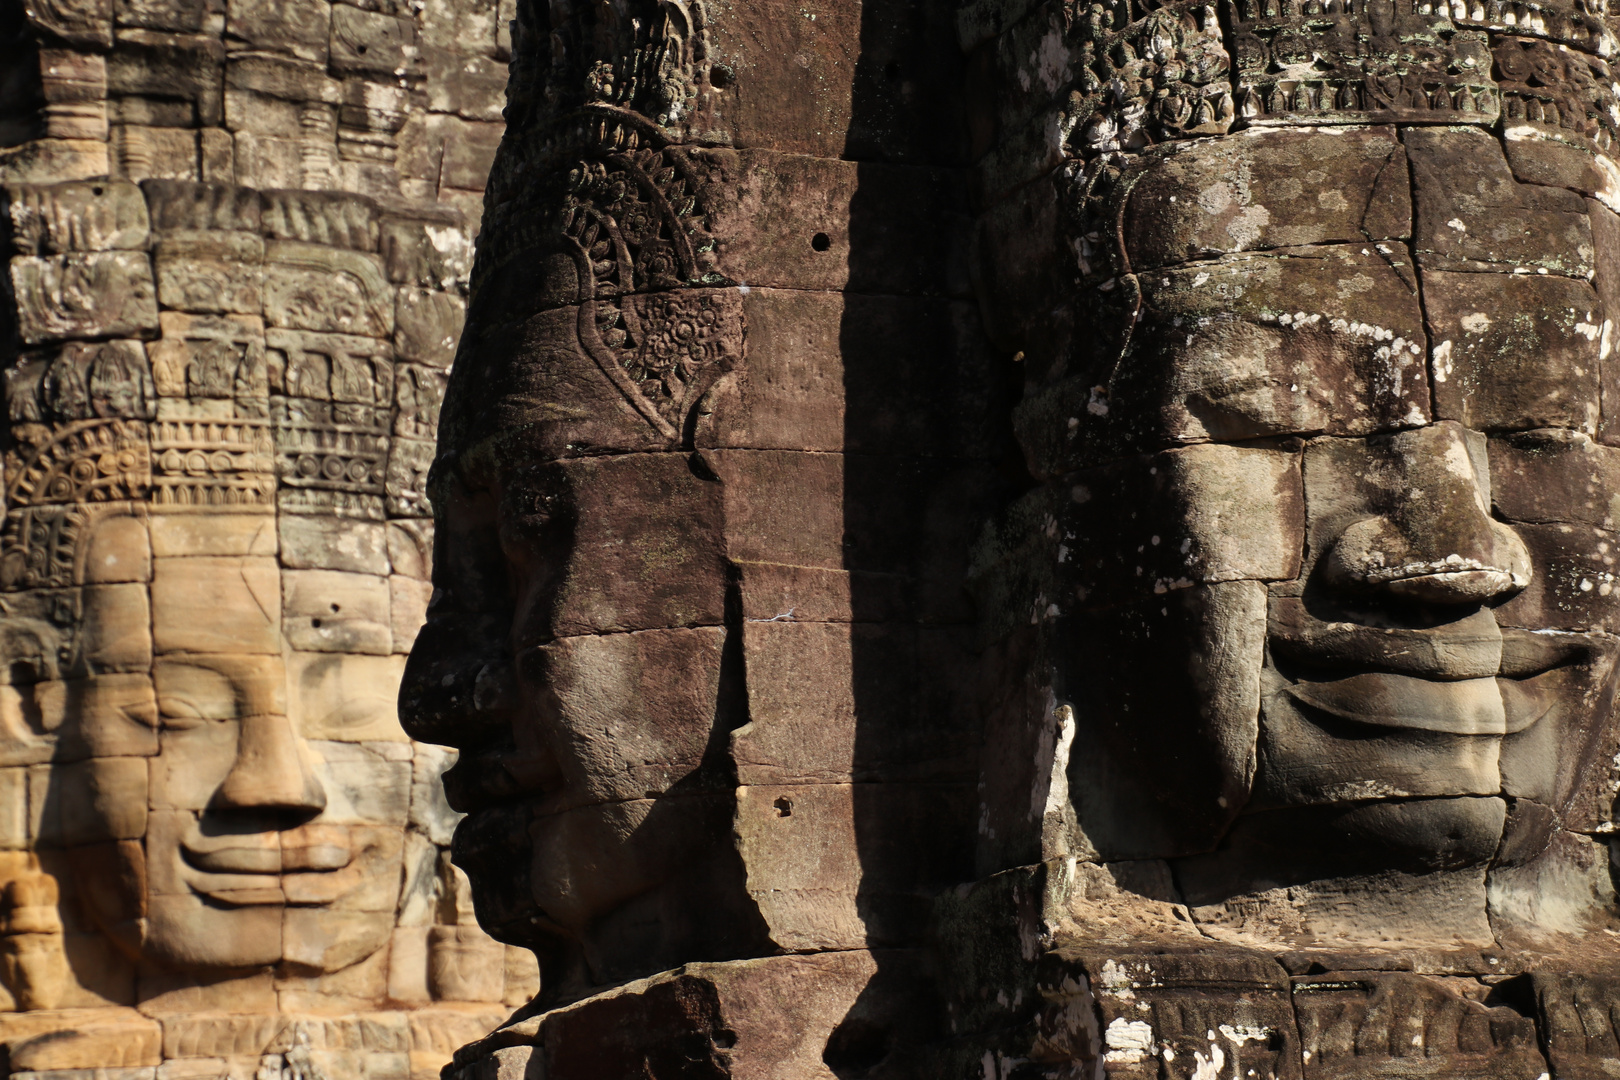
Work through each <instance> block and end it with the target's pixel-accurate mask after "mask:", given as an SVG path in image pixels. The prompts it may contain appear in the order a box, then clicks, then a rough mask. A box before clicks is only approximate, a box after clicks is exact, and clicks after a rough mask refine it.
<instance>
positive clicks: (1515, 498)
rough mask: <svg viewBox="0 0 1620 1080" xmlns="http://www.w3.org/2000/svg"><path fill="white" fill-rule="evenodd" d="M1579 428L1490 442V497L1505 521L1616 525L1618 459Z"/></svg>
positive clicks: (1619, 513)
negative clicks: (1577, 429)
mask: <svg viewBox="0 0 1620 1080" xmlns="http://www.w3.org/2000/svg"><path fill="white" fill-rule="evenodd" d="M1616 455H1617V451H1615V450H1614V449H1612V448H1611V447H1608V446H1604V445H1602V444H1601V443H1597V442H1593V441H1592V439H1591V438H1590V437H1588V436H1586V435H1583V434H1581V433H1580V432H1576V431H1570V430H1569V429H1567V428H1545V429H1542V430H1539V431H1526V432H1520V433H1514V434H1508V435H1504V436H1500V437H1497V438H1493V439H1492V440H1491V441H1490V457H1491V499H1492V502H1493V503H1494V505H1495V507H1496V509H1497V512H1498V513H1499V514H1501V515H1502V516H1503V517H1504V518H1506V519H1507V520H1509V521H1526V522H1538V523H1548V522H1583V523H1585V524H1588V525H1597V526H1600V527H1602V528H1605V529H1611V530H1613V529H1616V528H1620V504H1617V503H1616V502H1615V499H1616V496H1615V495H1614V493H1615V492H1620V457H1617V456H1616Z"/></svg>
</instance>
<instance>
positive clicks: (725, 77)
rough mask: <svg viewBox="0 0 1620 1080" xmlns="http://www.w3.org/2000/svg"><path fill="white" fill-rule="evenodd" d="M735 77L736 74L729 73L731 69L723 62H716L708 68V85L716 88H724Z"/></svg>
mask: <svg viewBox="0 0 1620 1080" xmlns="http://www.w3.org/2000/svg"><path fill="white" fill-rule="evenodd" d="M735 78H736V76H735V75H733V74H732V73H731V69H730V68H728V67H726V65H724V64H716V65H714V67H712V68H710V69H709V85H710V86H712V87H714V88H715V89H716V90H724V89H725V88H726V87H728V86H730V85H731V83H732V80H733V79H735Z"/></svg>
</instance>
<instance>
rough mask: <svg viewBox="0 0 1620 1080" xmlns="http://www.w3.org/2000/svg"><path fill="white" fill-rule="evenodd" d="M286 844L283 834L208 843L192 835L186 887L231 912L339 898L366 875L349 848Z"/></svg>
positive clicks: (186, 849)
mask: <svg viewBox="0 0 1620 1080" xmlns="http://www.w3.org/2000/svg"><path fill="white" fill-rule="evenodd" d="M285 839H286V838H285V837H284V836H282V834H279V833H250V834H245V835H243V834H237V835H229V836H220V837H209V836H204V835H202V833H201V832H200V831H194V832H193V834H192V835H191V836H188V837H187V838H186V839H185V840H184V841H182V842H181V844H180V845H179V855H180V862H181V864H182V866H183V874H184V878H185V881H186V884H187V885H189V886H190V887H191V889H192V891H194V892H196V893H198V894H200V895H202V896H206V897H209V898H210V899H213V900H216V901H218V902H220V903H223V904H230V905H232V906H249V905H256V904H285V903H289V902H293V903H296V902H298V897H299V896H300V895H302V894H313V895H315V896H317V897H319V896H324V895H325V894H331V896H332V897H333V898H335V897H336V896H337V895H339V894H341V893H343V892H347V891H348V890H349V888H351V887H352V885H353V884H355V883H357V881H356V882H349V881H348V880H347V879H348V878H351V877H356V878H357V875H358V873H359V872H361V871H363V869H364V867H363V865H362V863H363V861H364V860H362V859H359V858H358V857H357V856H358V854H359V853H357V852H356V851H355V850H354V848H353V847H352V846H350V845H346V844H342V843H333V842H330V838H328V842H324V843H323V842H315V843H304V844H284V842H283V841H284V840H285ZM342 871H349V873H347V874H344V873H340V872H342ZM339 878H343V879H345V880H343V881H339V880H338V879H339ZM312 902H314V903H322V902H327V901H326V900H322V899H314V900H313V901H312Z"/></svg>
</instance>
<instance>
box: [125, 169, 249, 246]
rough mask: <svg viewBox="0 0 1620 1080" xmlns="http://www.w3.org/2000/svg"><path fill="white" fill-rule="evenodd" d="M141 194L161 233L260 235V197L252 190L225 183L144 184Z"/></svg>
mask: <svg viewBox="0 0 1620 1080" xmlns="http://www.w3.org/2000/svg"><path fill="white" fill-rule="evenodd" d="M141 193H142V194H143V195H145V196H146V205H147V209H148V211H149V212H150V213H151V216H152V228H153V229H154V230H155V231H157V232H159V233H163V232H168V231H179V232H182V233H204V234H208V235H209V236H210V237H212V236H213V235H214V234H217V233H238V232H245V233H257V232H258V231H259V195H258V192H256V191H254V190H253V189H252V188H244V187H236V186H234V185H231V184H221V183H202V184H194V183H185V182H182V181H175V180H144V181H142V182H141Z"/></svg>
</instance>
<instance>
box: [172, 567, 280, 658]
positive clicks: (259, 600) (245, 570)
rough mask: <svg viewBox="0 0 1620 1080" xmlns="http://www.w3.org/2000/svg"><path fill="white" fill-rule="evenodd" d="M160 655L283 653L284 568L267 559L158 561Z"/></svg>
mask: <svg viewBox="0 0 1620 1080" xmlns="http://www.w3.org/2000/svg"><path fill="white" fill-rule="evenodd" d="M152 613H153V615H154V617H155V619H156V621H155V622H154V623H153V624H152V625H153V627H154V631H153V640H154V643H155V645H156V648H157V651H158V652H204V653H206V652H224V653H279V652H280V651H281V568H280V567H279V566H277V565H276V560H275V559H274V558H270V557H266V556H257V555H253V556H238V557H230V556H212V555H208V556H204V555H199V556H192V557H189V558H183V559H174V558H160V559H156V560H154V561H153V571H152Z"/></svg>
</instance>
